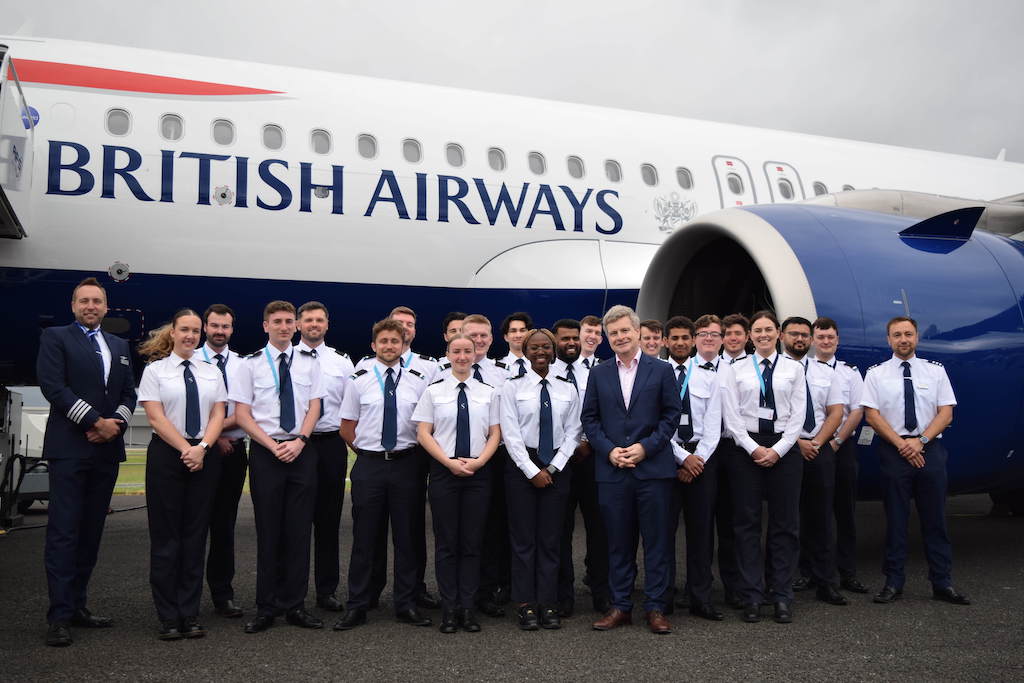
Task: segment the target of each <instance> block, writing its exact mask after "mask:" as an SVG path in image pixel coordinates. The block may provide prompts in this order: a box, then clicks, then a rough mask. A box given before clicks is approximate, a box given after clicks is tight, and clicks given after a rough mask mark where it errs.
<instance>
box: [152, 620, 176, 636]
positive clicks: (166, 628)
mask: <svg viewBox="0 0 1024 683" xmlns="http://www.w3.org/2000/svg"><path fill="white" fill-rule="evenodd" d="M180 626H181V624H180V622H178V621H164V622H161V623H160V630H159V631H158V632H157V636H156V637H157V638H159V639H160V640H181V638H182V635H181V628H180Z"/></svg>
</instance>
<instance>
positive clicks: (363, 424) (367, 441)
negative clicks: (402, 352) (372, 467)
mask: <svg viewBox="0 0 1024 683" xmlns="http://www.w3.org/2000/svg"><path fill="white" fill-rule="evenodd" d="M374 369H376V371H377V372H376V373H375V372H374ZM391 369H392V370H393V371H394V375H393V377H394V381H395V383H396V385H397V388H396V392H395V407H396V408H397V412H398V439H397V440H396V442H395V448H394V450H396V451H403V450H405V449H406V448H411V447H412V446H415V445H416V425H415V423H413V421H412V413H413V411H414V410H415V409H416V404H417V403H419V401H420V397H421V396H422V395H423V392H424V390H425V389H426V388H427V382H426V380H425V379H424V378H423V375H422V374H420V372H419V371H418V370H414V369H411V368H410V369H408V370H407V369H405V368H402V366H401V364H400V363H396V364H395V365H394V366H393V367H392V368H391ZM387 372H388V366H387V365H384V364H383V363H381V362H380V361H379V360H376V359H374V361H373V363H372V364H370V366H369V367H368V368H361V369H359V370H356V372H355V374H354V375H352V383H351V385H350V387H348V389H349V390H347V391H346V392H345V397H344V399H342V402H341V419H342V420H356V421H358V424H357V425H356V441H355V443H354V444H352V445H353V446H355V447H356V448H359V449H361V450H364V451H383V450H384V446H383V445H382V444H381V438H382V436H383V435H382V433H381V432H382V430H383V428H384V386H385V383H386V382H387V377H388V375H387ZM378 374H379V375H380V380H379V381H378V379H377V376H378Z"/></svg>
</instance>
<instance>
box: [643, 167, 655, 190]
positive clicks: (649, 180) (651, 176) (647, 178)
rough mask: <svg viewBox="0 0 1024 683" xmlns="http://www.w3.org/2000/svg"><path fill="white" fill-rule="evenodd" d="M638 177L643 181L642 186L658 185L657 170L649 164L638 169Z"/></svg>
mask: <svg viewBox="0 0 1024 683" xmlns="http://www.w3.org/2000/svg"><path fill="white" fill-rule="evenodd" d="M640 177H641V178H643V179H644V185H650V186H651V187H653V186H655V185H657V184H658V169H656V168H654V166H653V165H651V164H643V165H642V166H641V167H640Z"/></svg>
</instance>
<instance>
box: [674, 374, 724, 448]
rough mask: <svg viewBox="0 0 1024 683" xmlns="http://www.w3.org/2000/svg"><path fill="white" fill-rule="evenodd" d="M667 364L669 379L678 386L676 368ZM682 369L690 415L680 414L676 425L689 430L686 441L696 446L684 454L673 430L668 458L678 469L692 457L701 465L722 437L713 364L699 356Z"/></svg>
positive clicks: (720, 403)
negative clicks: (684, 371) (684, 376)
mask: <svg viewBox="0 0 1024 683" xmlns="http://www.w3.org/2000/svg"><path fill="white" fill-rule="evenodd" d="M715 360H718V359H717V358H716V359H715ZM668 364H669V365H670V366H672V375H673V376H674V377H675V378H676V380H677V383H678V379H679V370H678V368H679V365H680V364H679V363H677V362H676V361H675V359H673V358H669V359H668ZM682 365H683V366H684V367H685V368H686V376H687V377H689V378H690V379H689V382H688V383H687V385H686V390H687V392H689V394H690V414H689V415H687V414H686V413H680V414H679V424H680V425H683V424H689V425H690V426H691V427H693V438H692V439H690V441H691V442H692V441H698V442H699V443H698V444H697V448H696V449H694V452H693V453H690V452H689V451H687V450H686V444H685V443H683V442H682V441H680V440H679V430H678V429H677V430H676V431H675V432H674V433H673V434H672V441H671V443H672V454H673V455H674V456H675V459H676V464H678V465H682V464H683V461H684V460H686V459H687V458H688V457H689V456H691V455H696V456H697V457H698V458H700V459H701V460H702V461H703V462H707V461H708V458H710V457H711V454H712V453H714V452H715V449H716V448H718V439H719V437H720V436H721V434H722V394H721V391H722V390H721V383H720V382H719V378H718V373H717V371H716V370H715V361H714V360H713V361H706V360H704V359H703V358H701V357H700V356H694V357H693V358H688V359H687V360H685V361H683V363H682ZM679 398H680V400H682V392H680V395H679Z"/></svg>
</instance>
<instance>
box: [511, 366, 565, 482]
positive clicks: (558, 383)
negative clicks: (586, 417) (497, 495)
mask: <svg viewBox="0 0 1024 683" xmlns="http://www.w3.org/2000/svg"><path fill="white" fill-rule="evenodd" d="M541 379H542V378H541V376H540V375H538V374H537V373H536V372H534V371H533V370H532V369H529V370H527V371H526V374H525V375H523V376H522V377H515V378H512V379H510V380H509V381H508V382H506V383H505V386H503V387H502V388H501V435H502V438H504V440H505V448H506V449H507V450H508V454H509V457H510V458H512V462H514V463H515V465H516V467H518V468H519V470H520V471H521V472H522V473H523V474H524V475H525V476H526V478H527V479H533V478H534V477H535V476H537V473H538V472H540V469H538V467H537V466H536V465H535V464H533V461H531V460H530V455H529V453H527V451H526V449H527V448H534V449H535V448H537V443H538V442H539V441H540V390H541V384H540V382H541ZM546 379H547V380H548V395H549V396H550V397H551V427H552V431H551V434H552V443H553V444H554V447H555V448H556V449H557V452H556V453H555V457H554V458H552V460H551V464H552V465H554V467H555V469H557V470H558V471H562V470H563V469H565V464H566V463H567V462H568V461H569V457H570V456H571V455H572V454H573V451H575V450H576V447H577V446H579V445H580V436H581V435H582V433H583V424H582V422H581V421H580V409H581V408H582V403H583V401H582V400H581V399H580V396H579V394H578V393H577V392H576V388H575V387H574V386H573V385H572V382H570V381H569V380H567V379H566V378H564V377H561V376H556V375H555V374H554V373H553V372H551V371H550V370H549V371H548V376H547V378H546Z"/></svg>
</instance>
